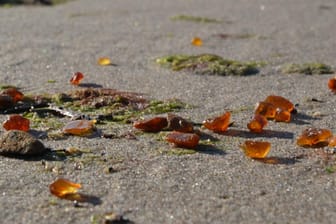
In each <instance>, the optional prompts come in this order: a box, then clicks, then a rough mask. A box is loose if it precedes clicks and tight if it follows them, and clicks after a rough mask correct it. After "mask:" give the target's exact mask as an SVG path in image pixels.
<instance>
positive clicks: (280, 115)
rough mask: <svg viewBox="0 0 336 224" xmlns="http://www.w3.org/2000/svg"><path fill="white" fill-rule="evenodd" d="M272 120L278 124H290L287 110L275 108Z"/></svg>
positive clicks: (289, 114) (289, 115)
mask: <svg viewBox="0 0 336 224" xmlns="http://www.w3.org/2000/svg"><path fill="white" fill-rule="evenodd" d="M274 120H275V121H279V122H290V120H291V113H290V112H289V111H288V110H283V109H281V108H277V109H276V112H275V117H274Z"/></svg>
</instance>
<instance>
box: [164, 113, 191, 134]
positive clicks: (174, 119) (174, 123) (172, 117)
mask: <svg viewBox="0 0 336 224" xmlns="http://www.w3.org/2000/svg"><path fill="white" fill-rule="evenodd" d="M167 122H168V125H167V129H168V130H172V131H179V132H186V133H188V132H189V133H191V132H193V131H194V128H193V124H192V123H191V122H189V121H187V120H186V119H184V118H183V117H180V116H178V115H176V114H173V113H168V115H167Z"/></svg>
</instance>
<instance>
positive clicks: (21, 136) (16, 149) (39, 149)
mask: <svg viewBox="0 0 336 224" xmlns="http://www.w3.org/2000/svg"><path fill="white" fill-rule="evenodd" d="M46 152H47V149H46V148H45V147H44V145H43V143H42V142H40V141H39V140H38V139H36V138H35V137H33V136H32V135H31V134H29V133H27V132H24V131H18V130H11V131H8V132H6V133H4V134H3V135H2V136H1V138H0V154H1V155H13V156H15V155H17V156H38V155H43V154H44V153H46Z"/></svg>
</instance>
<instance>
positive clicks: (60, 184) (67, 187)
mask: <svg viewBox="0 0 336 224" xmlns="http://www.w3.org/2000/svg"><path fill="white" fill-rule="evenodd" d="M81 187H82V186H81V185H80V184H78V183H74V182H71V181H69V180H66V179H63V178H59V179H57V180H56V181H55V182H53V183H52V184H50V185H49V190H50V193H52V194H53V195H55V196H57V197H59V198H66V196H67V195H69V194H75V193H77V190H78V189H79V188H81Z"/></svg>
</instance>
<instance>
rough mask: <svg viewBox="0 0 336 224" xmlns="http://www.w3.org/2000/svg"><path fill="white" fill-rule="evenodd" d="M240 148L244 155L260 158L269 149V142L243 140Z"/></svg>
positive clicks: (265, 154)
mask: <svg viewBox="0 0 336 224" xmlns="http://www.w3.org/2000/svg"><path fill="white" fill-rule="evenodd" d="M240 148H241V149H242V150H243V151H244V153H245V155H246V156H248V157H250V158H252V159H262V158H265V157H266V156H267V154H268V153H269V151H270V150H271V143H269V142H262V141H245V142H244V144H243V145H241V146H240Z"/></svg>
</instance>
